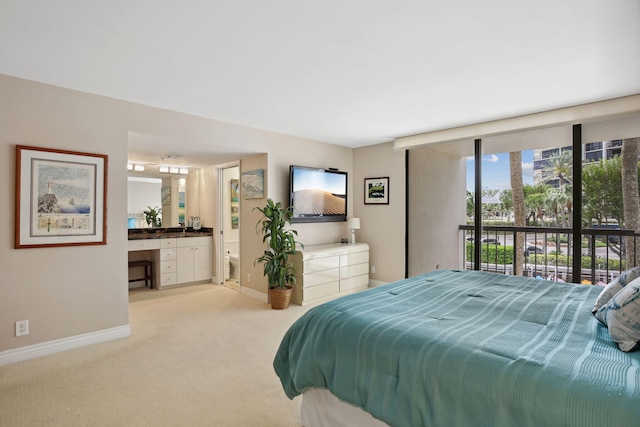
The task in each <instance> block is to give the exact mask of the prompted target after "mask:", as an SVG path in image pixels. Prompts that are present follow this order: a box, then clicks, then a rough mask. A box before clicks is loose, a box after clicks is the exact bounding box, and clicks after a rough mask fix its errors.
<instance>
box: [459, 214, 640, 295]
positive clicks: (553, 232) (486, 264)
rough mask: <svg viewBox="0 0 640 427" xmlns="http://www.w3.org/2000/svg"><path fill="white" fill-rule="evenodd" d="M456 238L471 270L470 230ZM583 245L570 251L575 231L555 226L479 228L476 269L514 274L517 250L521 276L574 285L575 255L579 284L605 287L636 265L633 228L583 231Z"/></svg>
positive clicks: (637, 242) (639, 243)
mask: <svg viewBox="0 0 640 427" xmlns="http://www.w3.org/2000/svg"><path fill="white" fill-rule="evenodd" d="M516 233H523V234H524V235H525V239H524V240H525V243H524V247H523V248H516V245H515V244H514V242H515V241H516ZM460 234H461V238H462V241H463V245H462V247H463V248H464V250H463V252H464V254H463V257H464V266H465V268H466V269H468V270H473V269H475V263H474V260H473V257H474V256H473V254H474V244H475V241H474V226H473V225H461V226H460ZM581 242H582V244H581V246H580V247H579V248H574V247H573V229H571V228H555V227H546V228H545V227H512V226H488V225H487V226H483V227H482V238H481V245H482V247H481V254H482V255H481V258H482V259H481V262H480V268H479V269H480V270H483V271H492V272H496V273H503V274H514V271H516V268H515V264H514V262H515V260H516V251H518V250H519V251H522V253H523V256H524V258H523V259H524V262H523V265H522V275H525V276H532V277H538V278H543V279H547V280H557V281H566V282H576V280H574V279H576V278H577V277H578V275H575V274H574V272H573V268H572V266H573V257H574V256H579V257H580V258H581V266H582V268H581V271H580V276H579V277H580V280H579V281H580V282H581V283H592V284H601V285H602V284H604V283H608V282H610V281H611V280H613V279H614V278H616V277H618V276H619V275H620V274H621V273H622V272H623V271H625V270H627V269H629V268H631V267H635V266H638V264H639V262H638V258H640V257H639V256H637V254H638V253H639V252H640V234H636V233H635V232H634V231H633V230H621V229H607V228H584V229H582V239H581ZM627 253H629V254H632V255H633V254H636V256H635V257H633V256H632V257H631V259H632V260H635V261H632V262H631V264H632V265H627V261H626V254H627Z"/></svg>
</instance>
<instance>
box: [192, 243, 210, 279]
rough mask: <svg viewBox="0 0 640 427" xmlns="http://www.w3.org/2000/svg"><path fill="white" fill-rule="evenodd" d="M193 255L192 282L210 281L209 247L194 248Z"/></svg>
mask: <svg viewBox="0 0 640 427" xmlns="http://www.w3.org/2000/svg"><path fill="white" fill-rule="evenodd" d="M194 249H195V251H194V254H193V280H195V281H199V280H211V245H207V246H196V247H195V248H194Z"/></svg>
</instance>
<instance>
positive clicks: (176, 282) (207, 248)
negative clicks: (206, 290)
mask: <svg viewBox="0 0 640 427" xmlns="http://www.w3.org/2000/svg"><path fill="white" fill-rule="evenodd" d="M212 236H213V229H211V228H201V229H200V230H198V231H193V230H190V229H183V228H179V227H173V228H157V229H154V228H150V229H130V230H129V248H128V249H129V253H128V258H129V282H130V283H140V282H144V284H140V285H139V286H134V287H142V286H149V287H151V288H155V289H165V288H169V287H174V286H184V285H189V284H196V283H207V282H210V281H211V257H212ZM144 261H146V262H144ZM149 263H151V264H150V265H149Z"/></svg>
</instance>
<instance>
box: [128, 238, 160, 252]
mask: <svg viewBox="0 0 640 427" xmlns="http://www.w3.org/2000/svg"><path fill="white" fill-rule="evenodd" d="M128 249H129V250H130V251H151V250H154V249H160V239H140V240H129V241H128Z"/></svg>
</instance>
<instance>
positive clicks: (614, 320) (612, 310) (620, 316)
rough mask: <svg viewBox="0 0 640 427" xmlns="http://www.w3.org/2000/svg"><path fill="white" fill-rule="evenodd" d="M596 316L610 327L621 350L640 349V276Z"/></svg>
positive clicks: (610, 331) (598, 311) (601, 308)
mask: <svg viewBox="0 0 640 427" xmlns="http://www.w3.org/2000/svg"><path fill="white" fill-rule="evenodd" d="M595 316H596V318H597V319H598V320H599V321H600V322H602V323H604V324H605V325H606V326H607V327H608V328H609V335H611V338H613V340H614V341H615V342H616V343H617V344H618V348H619V349H620V350H622V351H635V350H640V278H637V279H635V280H634V281H632V282H631V283H629V284H627V285H626V286H624V287H623V288H622V289H621V290H620V291H618V293H617V294H615V295H614V296H613V298H611V299H610V300H609V302H608V303H607V304H605V305H603V306H602V307H600V308H599V309H598V310H597V311H596V313H595Z"/></svg>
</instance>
